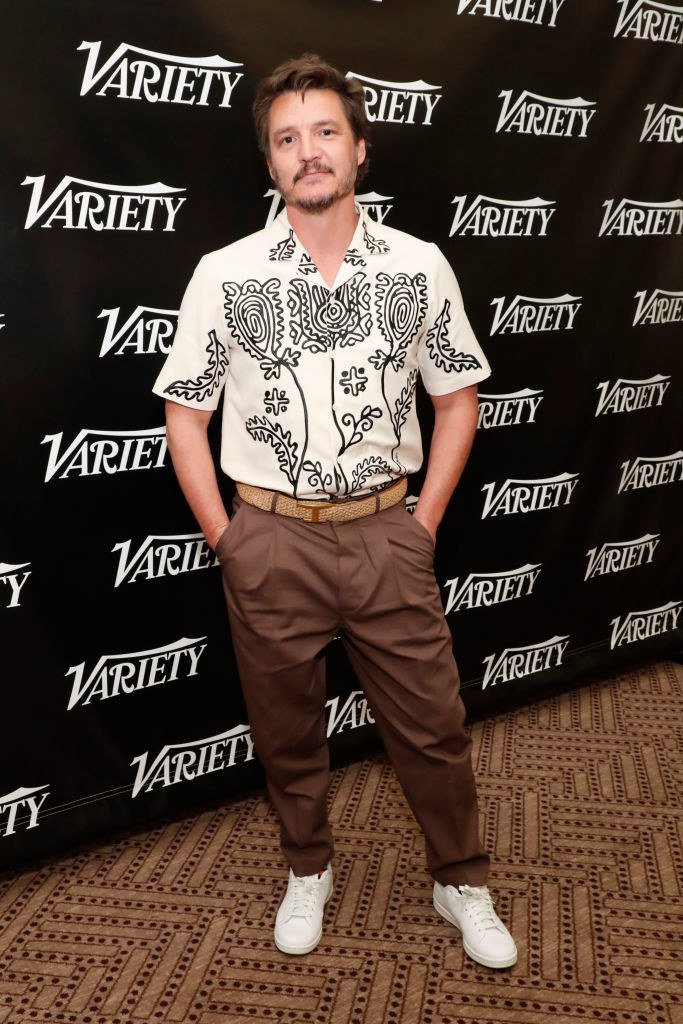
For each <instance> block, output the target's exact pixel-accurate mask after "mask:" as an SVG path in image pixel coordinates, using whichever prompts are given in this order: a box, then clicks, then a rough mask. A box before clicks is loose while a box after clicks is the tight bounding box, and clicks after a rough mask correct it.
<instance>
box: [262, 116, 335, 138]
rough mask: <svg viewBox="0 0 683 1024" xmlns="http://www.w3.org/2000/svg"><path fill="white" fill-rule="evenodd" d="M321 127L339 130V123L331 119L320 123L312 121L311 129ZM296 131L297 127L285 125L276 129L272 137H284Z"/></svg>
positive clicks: (327, 118)
mask: <svg viewBox="0 0 683 1024" xmlns="http://www.w3.org/2000/svg"><path fill="white" fill-rule="evenodd" d="M323 126H325V127H328V128H339V127H340V122H339V121H335V120H334V118H333V117H326V118H324V120H322V121H314V122H313V124H312V125H311V127H312V128H322V127H323ZM296 130H297V125H287V127H286V128H276V129H275V131H274V132H273V135H275V136H276V137H277V136H278V135H286V134H287V133H288V132H295V131H296Z"/></svg>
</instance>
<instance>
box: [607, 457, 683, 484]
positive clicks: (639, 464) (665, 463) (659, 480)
mask: <svg viewBox="0 0 683 1024" xmlns="http://www.w3.org/2000/svg"><path fill="white" fill-rule="evenodd" d="M677 480H683V451H680V452H674V453H673V455H662V456H660V457H659V458H651V459H649V458H647V457H646V456H644V455H639V456H638V458H636V459H631V460H629V461H627V462H622V464H621V480H620V481H619V487H618V490H617V494H621V492H622V491H637V490H640V489H641V488H642V487H659V486H660V485H661V484H672V483H676V481H677Z"/></svg>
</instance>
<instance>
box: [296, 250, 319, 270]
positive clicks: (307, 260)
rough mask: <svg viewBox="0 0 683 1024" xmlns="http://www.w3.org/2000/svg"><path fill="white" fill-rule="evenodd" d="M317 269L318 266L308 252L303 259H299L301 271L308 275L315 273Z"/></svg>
mask: <svg viewBox="0 0 683 1024" xmlns="http://www.w3.org/2000/svg"><path fill="white" fill-rule="evenodd" d="M317 269H318V268H317V267H316V265H315V263H314V262H313V260H312V259H311V257H310V256H309V255H308V253H307V252H305V253H304V254H303V256H302V257H301V259H300V260H299V273H300V274H306V275H308V274H315V272H316V270H317Z"/></svg>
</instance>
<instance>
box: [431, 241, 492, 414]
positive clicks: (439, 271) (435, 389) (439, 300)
mask: <svg viewBox="0 0 683 1024" xmlns="http://www.w3.org/2000/svg"><path fill="white" fill-rule="evenodd" d="M432 249H433V255H434V256H435V261H434V264H433V268H434V269H433V271H432V273H431V274H430V277H429V309H428V313H427V318H426V320H425V324H424V326H423V331H422V336H421V338H420V341H419V345H418V355H417V361H418V366H419V368H420V373H421V375H422V380H423V381H424V385H425V388H426V389H427V391H428V393H429V394H430V395H447V394H449V393H450V392H451V391H459V390H460V389H461V388H466V387H469V385H470V384H476V383H478V382H479V381H480V380H485V379H486V378H487V377H489V376H490V375H491V367H490V366H489V364H488V361H487V359H486V356H485V355H484V353H483V352H482V350H481V348H480V346H479V343H478V341H477V339H476V338H475V336H474V331H473V330H472V328H471V327H470V322H469V320H468V319H467V314H466V313H465V307H464V305H463V301H462V295H461V294H460V288H459V286H458V282H457V281H456V278H455V274H454V273H453V271H452V270H451V267H450V264H449V263H448V260H447V259H446V257H445V256H444V255H443V253H442V252H441V250H440V249H439V248H438V247H437V246H436V245H433V246H432Z"/></svg>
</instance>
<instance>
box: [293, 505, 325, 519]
mask: <svg viewBox="0 0 683 1024" xmlns="http://www.w3.org/2000/svg"><path fill="white" fill-rule="evenodd" d="M296 510H297V512H298V513H301V518H302V519H303V520H304V522H306V523H319V522H320V509H319V508H318V507H317V506H316V505H307V504H306V503H305V502H303V501H297V503H296Z"/></svg>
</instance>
